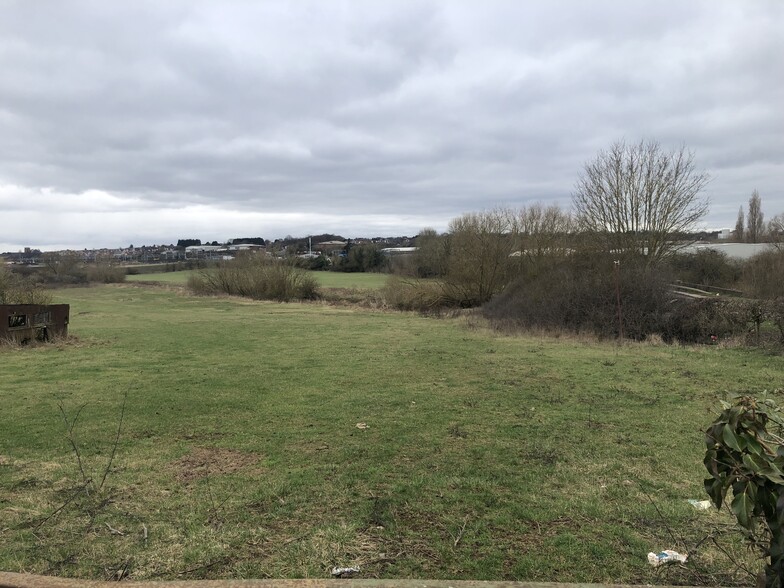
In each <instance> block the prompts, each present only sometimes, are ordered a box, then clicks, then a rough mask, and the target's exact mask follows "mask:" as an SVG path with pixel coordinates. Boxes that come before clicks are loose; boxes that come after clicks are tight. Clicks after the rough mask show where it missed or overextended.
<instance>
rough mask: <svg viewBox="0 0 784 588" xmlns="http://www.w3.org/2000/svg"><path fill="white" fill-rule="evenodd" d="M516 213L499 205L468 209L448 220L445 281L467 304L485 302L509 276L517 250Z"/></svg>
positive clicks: (454, 296)
mask: <svg viewBox="0 0 784 588" xmlns="http://www.w3.org/2000/svg"><path fill="white" fill-rule="evenodd" d="M513 219H514V213H513V212H512V211H510V210H507V209H497V210H491V211H486V212H479V213H473V212H472V213H468V214H464V215H463V216H461V217H458V218H455V219H452V221H450V223H449V234H448V238H449V257H448V260H447V264H446V274H445V275H444V276H443V285H444V287H445V288H446V289H447V290H448V292H449V295H450V297H452V298H454V299H457V300H460V301H461V302H462V303H463V304H466V305H469V306H470V305H475V304H482V303H484V302H487V301H488V300H490V298H491V297H492V296H493V295H494V294H496V293H498V292H499V291H500V290H501V289H502V288H503V287H504V286H505V285H506V283H507V281H508V278H509V268H510V265H511V264H510V257H509V256H510V254H511V253H512V251H513V250H514V241H515V239H514V237H513V235H512V230H513V227H514V223H513Z"/></svg>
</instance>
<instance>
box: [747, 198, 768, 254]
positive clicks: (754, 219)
mask: <svg viewBox="0 0 784 588" xmlns="http://www.w3.org/2000/svg"><path fill="white" fill-rule="evenodd" d="M764 232H765V216H764V215H763V214H762V199H761V198H760V195H759V192H757V191H756V190H754V191H753V192H752V193H751V198H749V214H748V216H747V217H746V240H747V241H748V242H749V243H759V242H760V239H762V235H763V233H764Z"/></svg>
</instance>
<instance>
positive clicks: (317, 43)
mask: <svg viewBox="0 0 784 588" xmlns="http://www.w3.org/2000/svg"><path fill="white" fill-rule="evenodd" d="M782 25H784V8H783V7H782V5H781V4H780V3H777V2H772V1H770V2H757V3H735V2H707V1H705V2H689V3H681V2H674V1H672V2H645V3H617V2H609V1H608V2H592V3H584V2H578V1H574V2H571V1H560V2H546V3H545V2H542V3H520V2H513V1H498V2H488V3H484V4H482V5H481V6H480V5H479V4H477V3H475V2H470V1H468V0H465V1H458V2H449V3H443V2H414V1H411V2H395V3H369V2H361V1H356V2H346V3H342V4H332V3H322V2H316V1H313V2H304V3H295V4H291V3H288V2H269V3H268V2H265V3H260V4H256V3H243V2H220V3H218V2H186V1H184V0H182V1H169V2H164V3H154V2H111V3H107V2H98V1H75V0H74V1H70V2H62V3H54V2H51V3H50V2H21V1H20V2H11V3H6V5H5V8H4V9H3V19H2V20H0V68H2V70H3V72H4V75H3V76H2V77H0V189H2V188H1V186H2V185H3V184H19V185H22V186H27V187H29V188H31V189H35V188H37V187H42V186H50V187H52V188H54V189H55V190H57V191H58V192H59V193H62V194H79V193H83V192H85V191H88V190H104V191H107V192H110V193H112V194H116V195H118V196H119V197H133V198H135V199H140V200H141V201H143V202H145V203H147V204H146V205H148V206H151V207H155V206H183V207H184V206H188V205H189V204H203V205H210V206H213V207H216V208H220V209H225V210H241V211H265V212H270V213H283V212H307V213H309V214H311V215H318V214H320V213H321V214H326V213H328V212H329V211H334V210H341V211H346V213H348V212H351V213H355V214H359V215H362V214H365V215H368V217H370V216H372V215H397V216H398V217H400V218H403V217H405V216H406V215H410V216H412V217H416V218H417V219H422V218H425V219H426V218H428V216H430V217H431V218H433V219H434V221H438V222H443V219H444V218H448V217H450V216H456V215H458V214H460V213H462V212H466V211H470V210H476V209H481V208H487V207H492V206H495V205H499V204H509V205H517V204H521V203H523V202H525V201H532V200H544V201H553V202H554V201H559V202H560V203H561V204H564V205H568V201H569V193H570V191H571V190H572V186H573V185H574V181H575V179H576V177H577V175H578V173H579V171H580V168H581V166H582V164H583V163H584V162H585V161H587V160H589V159H591V158H592V157H593V156H594V155H595V154H596V152H597V150H599V149H601V148H604V147H606V146H608V145H609V144H610V143H611V142H612V141H614V140H617V139H620V138H626V139H627V140H632V141H635V140H638V139H642V138H656V139H659V140H660V141H661V142H662V143H663V144H664V145H665V146H668V147H670V146H671V147H675V146H678V145H680V144H686V145H687V146H688V147H690V148H691V149H693V150H694V151H695V153H696V156H697V163H698V165H700V166H701V167H703V168H706V169H707V170H708V171H709V172H710V173H711V175H712V176H713V178H714V180H713V182H712V183H711V185H710V187H709V195H710V196H711V198H712V200H713V206H712V211H711V217H710V218H709V219H708V220H709V222H710V223H712V224H715V225H731V224H732V223H733V222H734V214H735V212H736V211H737V207H738V205H739V204H740V203H741V202H745V200H746V199H747V198H748V196H747V194H748V193H750V191H751V189H753V188H755V187H756V188H757V189H759V190H760V192H761V194H762V197H763V205H764V207H765V209H766V210H767V211H769V212H770V214H774V213H775V212H779V211H781V210H784V193H783V192H782V184H783V183H784V182H782V180H783V179H784V169H783V167H782V166H783V165H784V164H783V163H782V162H784V114H782V111H781V109H780V104H782V103H784V75H782V73H784V68H783V67H782V66H783V65H784V63H783V62H784V57H783V56H784V38H782V36H781V35H780V34H779V32H780V30H781V28H782ZM64 197H67V196H64ZM727 211H730V215H729V217H728V216H727ZM314 218H315V217H314ZM385 222H386V221H385ZM432 224H436V222H434V223H432ZM418 228H419V227H412V230H411V231H408V232H415V231H416V230H417V229H418ZM295 230H296V228H295V227H294V228H292V229H291V231H295Z"/></svg>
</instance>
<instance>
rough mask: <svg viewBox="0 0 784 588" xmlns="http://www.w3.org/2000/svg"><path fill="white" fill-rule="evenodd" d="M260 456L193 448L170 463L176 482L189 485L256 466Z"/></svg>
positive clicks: (228, 450)
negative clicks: (203, 479)
mask: <svg viewBox="0 0 784 588" xmlns="http://www.w3.org/2000/svg"><path fill="white" fill-rule="evenodd" d="M260 461H261V456H260V455H258V454H256V453H244V452H242V451H237V450H235V449H226V448H222V447H194V448H193V449H191V450H190V451H189V452H188V453H186V454H185V455H183V456H182V457H181V458H180V459H178V460H175V461H174V462H172V464H171V465H172V468H173V469H174V472H175V477H176V478H177V480H179V481H180V482H182V483H183V484H189V483H191V482H195V481H196V480H200V479H202V478H206V477H207V476H224V475H226V474H233V473H236V472H239V471H241V470H245V469H247V468H250V467H253V466H256V465H257V464H258V463H259V462H260Z"/></svg>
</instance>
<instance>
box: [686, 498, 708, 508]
mask: <svg viewBox="0 0 784 588" xmlns="http://www.w3.org/2000/svg"><path fill="white" fill-rule="evenodd" d="M688 502H689V504H691V505H692V506H693V507H694V508H696V509H697V510H709V509H710V507H711V506H712V503H711V501H710V500H697V499H696V498H689V501H688Z"/></svg>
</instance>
